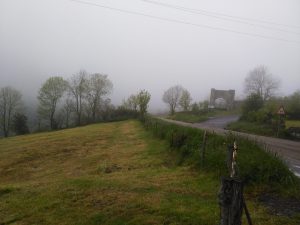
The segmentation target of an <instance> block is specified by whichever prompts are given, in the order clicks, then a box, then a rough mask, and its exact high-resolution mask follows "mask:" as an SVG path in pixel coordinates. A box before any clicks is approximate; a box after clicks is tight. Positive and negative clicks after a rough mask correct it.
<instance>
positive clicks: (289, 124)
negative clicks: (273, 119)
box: [285, 120, 300, 128]
mask: <svg viewBox="0 0 300 225" xmlns="http://www.w3.org/2000/svg"><path fill="white" fill-rule="evenodd" d="M285 126H286V128H289V127H300V120H286V121H285Z"/></svg>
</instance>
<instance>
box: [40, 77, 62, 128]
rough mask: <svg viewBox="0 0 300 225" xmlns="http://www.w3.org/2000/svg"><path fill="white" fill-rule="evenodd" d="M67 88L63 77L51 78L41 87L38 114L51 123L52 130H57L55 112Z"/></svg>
mask: <svg viewBox="0 0 300 225" xmlns="http://www.w3.org/2000/svg"><path fill="white" fill-rule="evenodd" d="M66 88H67V82H66V81H65V80H64V79H63V78H62V77H50V78H49V79H48V80H47V81H46V82H45V83H44V84H43V85H42V87H41V89H40V91H39V95H38V100H39V107H38V113H39V115H40V117H41V118H44V119H47V120H49V122H50V128H51V129H55V128H56V122H55V112H56V108H57V104H58V103H59V101H60V99H61V98H62V96H63V94H64V93H65V91H66Z"/></svg>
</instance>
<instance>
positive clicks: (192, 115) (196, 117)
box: [167, 109, 239, 123]
mask: <svg viewBox="0 0 300 225" xmlns="http://www.w3.org/2000/svg"><path fill="white" fill-rule="evenodd" d="M238 114H239V110H238V109H236V110H230V111H227V110H218V109H214V110H212V111H210V112H206V113H204V112H192V111H183V112H176V113H175V114H174V115H169V116H167V118H168V119H172V120H178V121H182V122H186V123H200V122H203V121H205V120H208V119H209V117H217V116H229V115H238Z"/></svg>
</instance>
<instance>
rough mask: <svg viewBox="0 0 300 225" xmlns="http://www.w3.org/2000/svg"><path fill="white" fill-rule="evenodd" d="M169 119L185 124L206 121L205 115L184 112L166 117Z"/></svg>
mask: <svg viewBox="0 0 300 225" xmlns="http://www.w3.org/2000/svg"><path fill="white" fill-rule="evenodd" d="M168 118H169V119H172V120H178V121H183V122H187V123H199V122H202V121H205V120H207V119H208V116H207V114H205V113H200V112H194V111H184V112H176V113H175V114H174V115H171V116H168Z"/></svg>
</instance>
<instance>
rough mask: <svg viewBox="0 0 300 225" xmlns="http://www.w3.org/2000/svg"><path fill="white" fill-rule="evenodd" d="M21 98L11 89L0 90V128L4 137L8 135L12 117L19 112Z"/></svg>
mask: <svg viewBox="0 0 300 225" xmlns="http://www.w3.org/2000/svg"><path fill="white" fill-rule="evenodd" d="M21 97H22V95H21V93H20V92H19V91H17V90H15V89H13V88H12V87H4V88H1V89H0V127H1V129H2V131H3V133H4V136H5V137H8V135H9V131H10V129H11V123H12V119H13V115H14V114H15V113H17V112H18V110H19V107H20V105H21Z"/></svg>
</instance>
